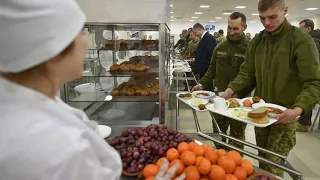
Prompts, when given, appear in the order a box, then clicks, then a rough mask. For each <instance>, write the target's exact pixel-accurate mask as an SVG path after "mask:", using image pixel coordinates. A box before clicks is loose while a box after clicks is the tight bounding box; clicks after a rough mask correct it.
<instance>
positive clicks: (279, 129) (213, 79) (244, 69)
mask: <svg viewBox="0 0 320 180" xmlns="http://www.w3.org/2000/svg"><path fill="white" fill-rule="evenodd" d="M257 7H258V10H259V15H260V20H261V23H262V25H263V26H264V29H263V30H262V31H261V32H260V33H257V34H255V35H254V37H251V34H250V33H246V29H247V27H248V25H247V18H246V16H245V15H244V14H243V13H241V12H234V13H232V14H231V15H230V16H229V18H228V25H227V27H226V28H227V35H226V36H225V35H224V31H223V30H219V31H218V32H215V33H214V34H213V35H212V34H210V33H209V32H207V31H205V29H204V27H203V26H202V25H201V24H199V23H196V24H195V25H194V26H193V27H192V28H189V29H188V30H183V31H182V33H181V38H180V40H179V41H178V43H177V44H176V45H175V47H174V48H175V49H179V50H180V53H181V57H182V58H183V59H192V60H193V61H192V62H191V66H192V67H193V68H192V70H193V73H195V74H200V84H198V85H195V86H193V87H191V89H192V91H194V90H210V91H217V92H220V94H221V96H222V97H223V98H225V99H229V98H231V97H238V98H244V97H248V96H250V94H251V93H252V91H254V94H255V95H256V96H259V97H261V98H263V99H264V100H265V101H266V102H269V103H274V104H279V105H282V106H285V107H286V108H288V109H287V110H286V111H284V112H283V113H282V114H281V115H280V116H279V117H278V122H277V123H276V124H274V125H271V126H268V127H266V128H258V127H255V135H256V144H257V145H258V146H260V147H263V148H266V149H268V150H271V151H273V152H276V153H278V154H281V155H284V156H288V154H289V152H290V151H291V150H292V149H293V148H294V146H295V144H296V131H298V132H308V127H309V126H310V124H311V116H312V109H313V107H314V106H315V105H316V104H317V103H318V102H319V100H320V65H319V52H320V30H319V29H317V30H315V29H314V22H313V21H312V20H310V19H305V20H303V21H301V22H300V24H299V27H295V26H293V25H291V24H290V23H289V22H288V20H287V19H286V17H285V16H286V14H287V11H288V6H287V5H286V4H285V1H284V0H259V2H258V4H257ZM207 50H210V51H211V53H208V52H207ZM208 56H210V57H208ZM211 116H212V117H214V118H215V120H216V121H217V123H218V124H219V127H220V129H221V130H222V132H223V133H227V130H228V129H229V128H230V131H229V133H230V135H231V136H233V137H235V138H237V139H241V140H245V130H246V124H244V123H241V122H238V121H235V120H232V119H230V118H226V117H223V116H220V115H218V114H214V113H211ZM213 129H214V131H215V132H216V130H215V128H213ZM223 140H224V141H226V139H223ZM228 143H230V144H232V145H235V146H237V147H239V148H243V145H241V144H238V143H237V142H233V141H229V142H228ZM259 156H261V157H264V158H267V159H269V160H271V161H273V162H276V163H280V159H279V158H277V157H275V156H272V155H266V154H263V153H259ZM259 166H260V168H262V169H265V170H267V171H269V172H271V173H273V174H275V175H278V176H282V177H283V171H282V170H280V169H278V168H275V167H273V166H270V165H267V164H262V163H261V164H260V165H259Z"/></svg>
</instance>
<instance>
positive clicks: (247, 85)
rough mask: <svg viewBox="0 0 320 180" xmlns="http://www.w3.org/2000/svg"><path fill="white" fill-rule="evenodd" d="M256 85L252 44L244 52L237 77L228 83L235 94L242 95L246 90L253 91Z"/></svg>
mask: <svg viewBox="0 0 320 180" xmlns="http://www.w3.org/2000/svg"><path fill="white" fill-rule="evenodd" d="M255 85H256V77H255V66H254V50H253V43H250V44H249V46H248V48H247V50H246V59H245V60H244V62H243V64H242V65H241V67H240V72H239V74H238V76H237V77H236V78H235V79H234V80H233V81H232V82H230V83H229V86H228V87H229V88H231V89H232V90H233V91H234V92H235V93H236V94H243V93H244V92H246V91H248V89H253V88H254V87H255Z"/></svg>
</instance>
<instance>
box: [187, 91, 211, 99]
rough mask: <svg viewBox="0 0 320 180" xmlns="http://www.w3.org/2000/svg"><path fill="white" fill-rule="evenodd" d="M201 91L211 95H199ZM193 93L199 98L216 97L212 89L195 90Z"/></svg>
mask: <svg viewBox="0 0 320 180" xmlns="http://www.w3.org/2000/svg"><path fill="white" fill-rule="evenodd" d="M199 93H208V94H209V96H202V95H197V94H199ZM192 95H194V96H195V97H197V98H201V99H211V98H213V97H215V94H214V92H211V91H193V92H192Z"/></svg>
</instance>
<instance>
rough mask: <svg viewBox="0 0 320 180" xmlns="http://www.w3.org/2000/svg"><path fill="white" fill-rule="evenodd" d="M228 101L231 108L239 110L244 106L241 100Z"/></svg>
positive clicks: (232, 99)
mask: <svg viewBox="0 0 320 180" xmlns="http://www.w3.org/2000/svg"><path fill="white" fill-rule="evenodd" d="M228 101H229V108H239V107H241V106H242V105H243V104H242V102H241V100H240V99H236V98H231V99H228Z"/></svg>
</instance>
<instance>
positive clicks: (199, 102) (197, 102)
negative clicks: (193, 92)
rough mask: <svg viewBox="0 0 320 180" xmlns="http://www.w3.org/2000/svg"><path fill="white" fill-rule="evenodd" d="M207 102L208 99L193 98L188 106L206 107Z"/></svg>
mask: <svg viewBox="0 0 320 180" xmlns="http://www.w3.org/2000/svg"><path fill="white" fill-rule="evenodd" d="M208 102H209V100H208V99H200V98H194V99H191V100H190V101H189V103H190V105H191V106H194V107H199V106H200V105H206V104H208Z"/></svg>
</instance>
